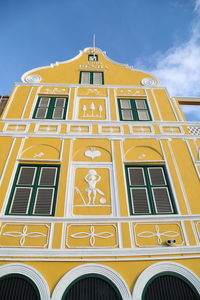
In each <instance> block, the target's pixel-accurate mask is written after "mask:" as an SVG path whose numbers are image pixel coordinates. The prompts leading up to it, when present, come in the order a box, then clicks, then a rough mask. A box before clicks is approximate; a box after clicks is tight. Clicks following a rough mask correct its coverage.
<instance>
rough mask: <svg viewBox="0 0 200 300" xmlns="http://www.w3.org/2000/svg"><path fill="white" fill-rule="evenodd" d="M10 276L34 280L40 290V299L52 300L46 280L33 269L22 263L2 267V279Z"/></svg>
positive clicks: (0, 272)
mask: <svg viewBox="0 0 200 300" xmlns="http://www.w3.org/2000/svg"><path fill="white" fill-rule="evenodd" d="M10 274H19V275H24V276H26V277H27V278H28V279H30V280H32V281H33V282H34V284H35V285H36V287H37V288H38V291H39V294H40V299H42V300H50V292H49V286H48V284H47V282H46V280H45V279H44V277H43V276H42V275H41V274H40V273H39V272H38V271H36V270H35V269H34V268H33V267H30V266H29V265H25V264H21V263H18V264H17V263H13V264H6V265H3V266H1V267H0V277H3V276H6V275H10Z"/></svg>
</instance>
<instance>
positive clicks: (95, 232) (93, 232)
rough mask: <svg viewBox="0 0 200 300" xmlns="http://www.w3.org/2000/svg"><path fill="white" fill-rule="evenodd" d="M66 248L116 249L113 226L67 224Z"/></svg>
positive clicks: (115, 235)
mask: <svg viewBox="0 0 200 300" xmlns="http://www.w3.org/2000/svg"><path fill="white" fill-rule="evenodd" d="M66 247H67V248H116V247H118V236H117V227H116V225H115V224H69V225H67V228H66Z"/></svg>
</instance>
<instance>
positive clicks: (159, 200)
mask: <svg viewBox="0 0 200 300" xmlns="http://www.w3.org/2000/svg"><path fill="white" fill-rule="evenodd" d="M152 192H153V197H154V201H155V207H156V212H157V213H172V212H173V209H172V206H171V200H170V196H169V192H168V189H167V188H152Z"/></svg>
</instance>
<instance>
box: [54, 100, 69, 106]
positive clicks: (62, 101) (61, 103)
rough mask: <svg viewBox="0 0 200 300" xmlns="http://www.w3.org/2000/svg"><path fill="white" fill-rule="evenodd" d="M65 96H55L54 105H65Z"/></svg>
mask: <svg viewBox="0 0 200 300" xmlns="http://www.w3.org/2000/svg"><path fill="white" fill-rule="evenodd" d="M65 101H66V99H65V98H56V105H55V106H56V107H58V106H59V107H64V106H65Z"/></svg>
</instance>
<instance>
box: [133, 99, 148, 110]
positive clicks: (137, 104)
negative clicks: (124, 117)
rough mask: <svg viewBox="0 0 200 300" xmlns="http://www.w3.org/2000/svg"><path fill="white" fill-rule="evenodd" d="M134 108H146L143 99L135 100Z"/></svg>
mask: <svg viewBox="0 0 200 300" xmlns="http://www.w3.org/2000/svg"><path fill="white" fill-rule="evenodd" d="M135 104H136V108H137V109H146V108H147V106H146V102H145V100H135Z"/></svg>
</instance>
